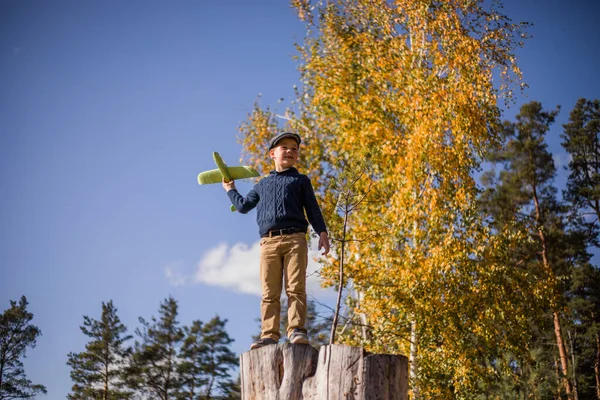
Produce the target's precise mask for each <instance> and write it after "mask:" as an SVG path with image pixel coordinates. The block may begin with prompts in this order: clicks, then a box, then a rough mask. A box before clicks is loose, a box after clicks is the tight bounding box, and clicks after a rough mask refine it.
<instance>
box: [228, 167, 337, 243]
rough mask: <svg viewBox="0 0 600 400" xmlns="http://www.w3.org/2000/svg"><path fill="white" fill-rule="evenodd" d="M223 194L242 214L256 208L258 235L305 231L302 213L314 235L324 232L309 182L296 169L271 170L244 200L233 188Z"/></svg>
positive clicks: (321, 215) (324, 228)
mask: <svg viewBox="0 0 600 400" xmlns="http://www.w3.org/2000/svg"><path fill="white" fill-rule="evenodd" d="M227 195H228V196H229V199H230V200H231V203H232V204H233V205H234V207H235V208H236V210H238V211H239V212H240V213H242V214H246V213H247V212H249V211H250V210H252V209H253V208H254V207H256V222H257V223H258V231H259V234H260V235H261V236H262V235H264V234H266V233H267V232H269V231H273V230H278V229H287V228H300V229H303V230H306V228H307V227H308V222H307V221H306V218H305V216H304V210H306V216H307V217H308V220H309V221H310V224H311V225H312V227H313V229H314V230H315V232H317V233H319V234H320V233H321V232H327V228H326V226H325V221H324V220H323V214H321V209H320V208H319V204H318V203H317V199H316V197H315V192H314V190H313V187H312V184H311V183H310V179H309V178H308V177H307V176H306V175H303V174H300V173H299V172H298V170H297V169H296V168H288V169H286V170H285V171H281V172H277V171H271V173H270V174H269V176H267V177H265V178H263V179H261V180H260V181H259V182H258V183H257V184H256V185H255V186H254V189H252V190H251V191H250V192H248V195H247V196H246V197H244V196H242V195H241V194H240V193H239V192H238V191H237V190H236V189H233V190H230V191H228V192H227Z"/></svg>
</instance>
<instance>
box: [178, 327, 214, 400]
mask: <svg viewBox="0 0 600 400" xmlns="http://www.w3.org/2000/svg"><path fill="white" fill-rule="evenodd" d="M183 329H184V334H185V338H184V341H183V345H182V346H181V352H180V355H179V356H180V358H181V363H180V364H179V367H178V368H179V376H180V377H181V384H182V386H183V387H182V389H181V392H180V393H179V394H178V395H177V398H178V399H181V400H184V399H189V400H195V399H198V398H200V397H199V396H200V393H202V392H201V391H202V390H203V388H204V387H205V386H206V384H207V383H208V377H207V376H206V375H205V374H204V371H203V369H204V365H205V364H206V362H207V358H208V354H207V353H208V348H207V346H206V345H205V344H204V343H203V340H202V321H199V320H198V321H193V322H192V325H191V326H190V327H187V326H186V327H184V328H183Z"/></svg>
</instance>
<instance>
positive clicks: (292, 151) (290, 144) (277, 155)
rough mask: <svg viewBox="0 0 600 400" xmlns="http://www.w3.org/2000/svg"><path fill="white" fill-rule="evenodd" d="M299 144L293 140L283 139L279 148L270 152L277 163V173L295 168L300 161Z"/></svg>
mask: <svg viewBox="0 0 600 400" xmlns="http://www.w3.org/2000/svg"><path fill="white" fill-rule="evenodd" d="M299 151H300V149H299V147H298V143H297V142H296V141H295V140H294V139H292V138H285V139H281V140H280V141H279V142H278V143H277V146H275V147H274V148H273V149H271V150H270V151H269V156H270V157H271V158H272V159H273V161H274V162H275V169H276V170H277V171H280V170H283V169H286V168H290V167H293V166H294V164H296V161H298V152H299Z"/></svg>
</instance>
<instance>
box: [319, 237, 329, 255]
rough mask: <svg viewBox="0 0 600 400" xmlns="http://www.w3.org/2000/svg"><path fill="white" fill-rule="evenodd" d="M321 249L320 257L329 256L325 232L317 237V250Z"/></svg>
mask: <svg viewBox="0 0 600 400" xmlns="http://www.w3.org/2000/svg"><path fill="white" fill-rule="evenodd" d="M321 249H323V253H321V255H323V256H326V255H327V254H329V236H327V232H321V234H320V235H319V247H318V250H321Z"/></svg>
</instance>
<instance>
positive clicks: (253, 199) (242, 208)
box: [223, 180, 260, 214]
mask: <svg viewBox="0 0 600 400" xmlns="http://www.w3.org/2000/svg"><path fill="white" fill-rule="evenodd" d="M223 189H225V191H226V192H227V196H229V200H231V204H233V206H234V207H235V209H236V210H238V212H239V213H241V214H246V213H247V212H248V211H250V210H252V209H253V208H254V207H256V205H257V204H258V200H259V199H260V198H259V196H258V193H257V192H256V191H255V190H254V189H252V190H251V191H250V192H248V195H247V196H246V198H244V196H242V195H241V194H240V193H239V192H238V191H237V189H236V188H235V183H234V182H233V181H231V182H225V180H223Z"/></svg>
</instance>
